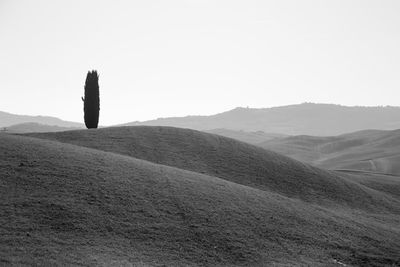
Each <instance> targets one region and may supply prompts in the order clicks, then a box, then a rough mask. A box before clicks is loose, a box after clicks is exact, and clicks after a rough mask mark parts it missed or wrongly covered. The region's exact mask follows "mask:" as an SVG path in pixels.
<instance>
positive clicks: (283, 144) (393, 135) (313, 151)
mask: <svg viewBox="0 0 400 267" xmlns="http://www.w3.org/2000/svg"><path fill="white" fill-rule="evenodd" d="M260 146H261V147H264V148H267V149H271V150H274V151H276V152H279V153H282V154H284V155H287V156H290V157H292V158H295V159H298V160H300V161H303V162H309V163H312V164H313V165H315V166H319V167H323V168H328V169H353V170H363V171H370V172H377V173H386V174H395V175H400V164H399V162H400V130H394V131H378V130H367V131H361V132H355V133H350V134H344V135H339V136H334V137H315V136H292V137H287V138H282V139H275V140H271V141H267V142H264V143H262V144H260Z"/></svg>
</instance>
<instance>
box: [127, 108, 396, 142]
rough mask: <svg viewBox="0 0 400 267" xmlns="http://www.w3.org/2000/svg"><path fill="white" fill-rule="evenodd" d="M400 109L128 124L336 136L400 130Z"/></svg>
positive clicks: (247, 113) (248, 112)
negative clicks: (364, 131) (369, 130)
mask: <svg viewBox="0 0 400 267" xmlns="http://www.w3.org/2000/svg"><path fill="white" fill-rule="evenodd" d="M399 118H400V107H390V106H387V107H347V106H340V105H333V104H312V103H304V104H299V105H290V106H282V107H274V108H261V109H253V108H235V109H233V110H230V111H227V112H223V113H219V114H216V115H211V116H187V117H172V118H160V119H156V120H150V121H144V122H132V123H127V124H125V125H150V126H173V127H180V128H190V129H195V130H206V131H207V130H213V129H218V128H224V129H228V130H236V131H241V130H242V131H247V132H256V131H263V132H266V133H280V134H285V135H302V134H306V135H315V136H332V135H339V134H344V133H349V132H355V131H360V130H366V129H380V130H394V129H398V128H400V119H399Z"/></svg>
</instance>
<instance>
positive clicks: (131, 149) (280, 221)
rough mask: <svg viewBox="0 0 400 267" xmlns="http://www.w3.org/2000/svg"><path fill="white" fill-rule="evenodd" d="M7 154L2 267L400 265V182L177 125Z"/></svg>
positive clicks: (77, 135)
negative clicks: (320, 166) (325, 165)
mask: <svg viewBox="0 0 400 267" xmlns="http://www.w3.org/2000/svg"><path fill="white" fill-rule="evenodd" d="M0 151H1V154H0V205H1V209H0V214H1V215H0V244H1V247H0V265H18V266H24V265H36V266H57V265H58V266H66V265H77V266H292V265H302V266H344V264H345V265H347V266H397V265H400V227H399V225H400V194H399V188H400V178H398V177H396V176H390V177H387V176H383V175H382V177H381V176H378V175H376V176H374V174H365V175H364V174H360V173H353V172H346V173H345V172H334V171H325V170H322V169H318V168H315V167H311V166H310V165H307V164H305V163H301V162H298V161H296V160H292V159H290V158H287V157H285V156H282V155H280V154H277V153H275V152H270V151H267V150H264V149H262V148H259V147H256V146H252V145H249V144H245V143H242V142H239V141H235V140H233V139H230V138H225V137H221V136H218V135H213V134H207V133H202V132H198V131H194V130H187V129H179V128H172V127H142V126H140V127H116V128H104V129H98V130H78V131H69V132H58V133H36V134H29V135H11V134H0Z"/></svg>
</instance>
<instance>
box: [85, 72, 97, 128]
mask: <svg viewBox="0 0 400 267" xmlns="http://www.w3.org/2000/svg"><path fill="white" fill-rule="evenodd" d="M82 101H83V110H84V112H85V125H86V127H87V128H88V129H91V128H97V126H98V124H99V111H100V96H99V75H98V74H97V71H95V70H92V71H89V72H88V74H87V75H86V82H85V97H84V98H83V97H82Z"/></svg>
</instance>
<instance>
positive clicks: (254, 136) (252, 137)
mask: <svg viewBox="0 0 400 267" xmlns="http://www.w3.org/2000/svg"><path fill="white" fill-rule="evenodd" d="M205 132H207V133H212V134H218V135H222V136H225V137H229V138H233V139H236V140H239V141H242V142H245V143H249V144H252V145H257V144H260V143H264V142H266V141H270V140H274V139H278V138H284V137H286V135H283V134H274V133H265V132H263V131H257V132H246V131H235V130H228V129H223V128H219V129H213V130H208V131H205Z"/></svg>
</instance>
